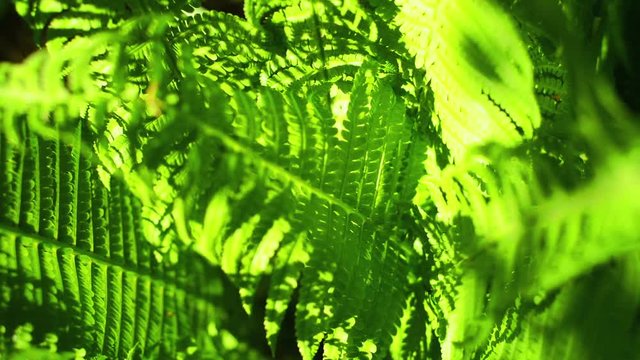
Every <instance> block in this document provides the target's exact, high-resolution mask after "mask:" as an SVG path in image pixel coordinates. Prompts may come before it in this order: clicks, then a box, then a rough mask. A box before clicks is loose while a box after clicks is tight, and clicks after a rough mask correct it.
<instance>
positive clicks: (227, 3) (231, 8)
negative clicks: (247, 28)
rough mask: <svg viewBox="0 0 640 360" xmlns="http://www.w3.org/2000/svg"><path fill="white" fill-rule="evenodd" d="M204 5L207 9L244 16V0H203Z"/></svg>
mask: <svg viewBox="0 0 640 360" xmlns="http://www.w3.org/2000/svg"><path fill="white" fill-rule="evenodd" d="M202 7H204V8H205V9H207V10H216V11H222V12H226V13H229V14H233V15H237V16H240V17H243V18H244V10H243V2H242V0H203V1H202Z"/></svg>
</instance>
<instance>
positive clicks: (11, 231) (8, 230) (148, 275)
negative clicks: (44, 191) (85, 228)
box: [0, 220, 211, 303]
mask: <svg viewBox="0 0 640 360" xmlns="http://www.w3.org/2000/svg"><path fill="white" fill-rule="evenodd" d="M2 233H4V234H5V235H8V236H15V237H21V238H25V239H29V240H32V241H34V242H37V243H41V244H46V245H48V246H52V247H54V248H55V250H56V251H58V250H60V249H70V250H71V251H72V252H73V253H74V255H82V256H86V257H88V258H89V259H91V261H92V262H93V263H96V264H100V265H104V266H107V267H116V268H120V269H121V270H122V271H124V272H129V273H132V274H134V275H136V276H137V277H138V278H142V279H148V280H150V281H151V282H154V281H155V282H160V283H163V284H165V285H166V286H170V287H173V288H175V289H176V290H177V291H182V292H184V293H185V294H188V295H189V296H190V297H192V298H193V299H194V300H199V301H203V302H205V303H210V302H211V299H209V298H207V297H206V296H204V295H202V294H198V293H197V292H194V291H193V290H190V289H187V288H183V287H181V286H179V284H178V283H177V282H175V281H170V280H171V279H170V278H167V277H164V276H159V275H157V274H154V273H152V272H151V271H149V270H146V269H143V268H139V267H136V266H132V265H130V264H127V263H124V262H119V261H116V260H114V259H111V258H109V257H106V256H102V255H99V254H96V253H94V252H91V251H89V250H85V249H81V248H78V247H76V246H74V245H72V244H67V243H63V242H61V241H57V240H52V239H49V238H46V237H43V236H40V235H37V234H31V233H29V232H26V231H24V230H22V229H20V228H19V227H16V226H15V225H11V224H7V223H6V222H4V221H2V220H0V234H2Z"/></svg>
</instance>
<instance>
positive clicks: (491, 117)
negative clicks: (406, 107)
mask: <svg viewBox="0 0 640 360" xmlns="http://www.w3.org/2000/svg"><path fill="white" fill-rule="evenodd" d="M399 8H400V11H399V13H398V14H397V16H396V18H395V22H396V24H397V25H398V26H399V28H400V29H401V30H402V33H403V34H405V35H404V37H403V41H404V43H405V46H406V47H407V49H408V50H409V52H410V53H411V54H412V55H413V56H415V60H416V67H418V68H424V69H425V70H426V71H427V79H428V81H429V83H430V86H431V88H432V90H433V93H434V96H435V112H434V115H433V122H434V123H435V124H436V126H437V127H438V128H441V129H442V140H443V141H444V143H445V144H446V145H447V146H448V147H449V150H450V152H451V155H452V157H453V159H456V160H458V159H462V158H463V157H464V155H465V154H466V153H467V152H468V151H469V149H470V148H472V147H474V146H477V145H483V144H487V143H491V142H493V143H499V144H503V145H507V146H512V145H516V144H518V143H520V142H521V141H522V138H523V137H524V138H530V137H531V136H532V135H533V130H534V129H535V128H537V127H538V126H539V125H540V114H539V112H538V106H537V104H536V100H535V97H534V96H533V71H532V66H531V61H530V60H529V57H528V55H527V51H526V49H525V47H524V46H523V44H522V41H521V40H520V38H519V36H518V33H517V31H516V30H515V28H514V25H513V24H512V21H511V19H510V18H509V17H508V16H506V15H505V14H504V12H503V11H502V10H501V9H499V8H498V7H496V6H495V5H494V4H493V3H491V2H490V1H482V2H476V1H439V0H427V1H407V2H404V1H401V2H399ZM452 59H456V60H453V61H452Z"/></svg>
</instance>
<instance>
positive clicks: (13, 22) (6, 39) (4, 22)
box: [0, 1, 38, 63]
mask: <svg viewBox="0 0 640 360" xmlns="http://www.w3.org/2000/svg"><path fill="white" fill-rule="evenodd" d="M3 3H4V4H3V5H0V62H12V63H19V62H22V61H23V60H24V59H25V58H26V57H27V56H29V55H30V54H31V53H33V52H35V51H36V50H37V49H38V48H37V46H36V44H35V42H34V40H33V32H32V31H31V29H30V28H29V25H28V24H27V23H26V21H24V20H23V19H22V18H21V17H20V15H18V13H17V12H16V9H15V7H14V6H13V5H12V4H8V2H4V1H3Z"/></svg>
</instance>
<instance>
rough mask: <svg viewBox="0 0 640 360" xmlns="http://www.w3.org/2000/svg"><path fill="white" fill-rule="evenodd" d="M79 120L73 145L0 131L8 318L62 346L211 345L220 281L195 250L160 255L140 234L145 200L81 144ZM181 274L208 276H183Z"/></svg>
mask: <svg viewBox="0 0 640 360" xmlns="http://www.w3.org/2000/svg"><path fill="white" fill-rule="evenodd" d="M83 123H84V121H82V122H80V123H78V125H77V126H76V127H75V129H76V130H74V133H75V134H76V142H75V145H74V144H73V143H67V142H63V141H60V140H55V139H54V140H48V139H45V138H41V137H37V136H35V135H34V134H33V133H32V132H31V131H30V130H29V129H28V127H27V126H23V127H22V134H21V135H22V136H23V138H24V139H25V142H24V143H23V144H24V145H23V146H15V145H12V143H11V142H9V141H7V138H6V136H4V134H3V136H2V138H1V145H2V146H1V149H2V151H1V154H2V157H3V162H2V165H1V166H2V172H1V173H2V175H3V176H2V181H1V182H0V188H1V189H2V194H3V199H2V202H1V203H2V205H1V207H2V220H1V225H0V232H1V233H2V235H1V237H0V245H1V246H2V251H1V260H0V271H1V272H2V276H0V279H1V281H2V283H1V285H0V287H1V288H2V291H1V293H2V298H1V301H0V308H1V309H2V312H3V313H4V315H3V316H2V318H3V319H5V320H8V319H19V318H22V319H27V318H29V319H32V321H33V322H37V323H38V324H36V327H38V328H39V329H41V330H42V331H44V330H48V331H55V332H57V333H58V334H59V336H60V341H61V343H62V344H63V345H65V346H66V347H68V346H69V345H70V344H73V345H74V346H75V347H85V348H86V349H87V350H88V351H89V352H90V353H93V354H104V355H106V356H109V357H126V356H127V354H129V353H132V352H136V353H138V354H144V355H145V356H151V355H153V356H169V357H173V356H175V354H176V353H177V352H178V351H184V350H185V346H186V344H190V343H192V342H194V343H195V344H197V346H198V347H200V348H207V347H211V346H212V345H209V344H208V342H210V339H209V332H210V331H211V330H210V329H211V326H214V327H215V324H216V320H215V319H216V317H217V316H219V315H216V314H218V310H216V308H215V304H216V301H217V300H216V299H219V298H220V296H221V295H222V293H221V291H222V284H221V283H220V282H216V281H211V279H210V272H211V268H210V267H209V266H208V265H206V264H205V263H203V262H202V261H197V256H196V255H195V254H189V253H188V252H184V253H182V254H181V256H180V258H179V260H177V261H175V262H170V261H168V259H167V258H165V259H164V260H159V259H161V258H162V255H161V254H160V253H159V252H158V250H156V249H154V247H153V246H152V245H151V243H149V242H148V241H147V240H146V239H145V237H144V235H143V230H142V223H143V221H144V219H142V218H141V217H140V214H141V211H140V208H141V204H140V202H139V201H138V200H137V199H136V198H135V197H133V196H132V195H131V194H130V193H129V192H128V191H127V190H126V188H125V187H123V184H122V183H121V181H120V180H118V178H117V177H109V176H108V175H105V173H104V170H102V169H101V168H99V167H96V166H95V165H93V160H92V159H91V158H90V157H87V156H86V154H84V153H82V152H80V145H79V144H80V139H81V138H83V139H85V140H86V139H87V138H91V137H93V136H94V135H92V134H91V130H90V129H88V128H87V127H86V125H84V124H83ZM105 176H106V177H105ZM105 180H106V183H105V182H104V181H105ZM184 273H189V274H191V276H201V277H202V278H201V280H200V281H198V282H197V283H196V282H185V281H184V277H183V276H182V275H181V274H184ZM205 278H207V279H209V280H208V281H204V280H205ZM196 284H198V285H196ZM8 314H13V315H12V316H8ZM16 314H22V316H19V317H17V316H16ZM33 314H40V315H39V316H36V317H34V316H33ZM59 324H66V325H64V326H67V327H69V328H70V330H71V331H68V332H66V331H63V329H62V328H59V327H58V326H59ZM5 325H7V326H16V325H19V324H12V323H9V322H5ZM183 334H193V335H188V337H186V338H185V337H184V335H183ZM154 354H155V355H154Z"/></svg>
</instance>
